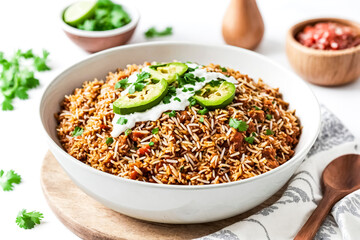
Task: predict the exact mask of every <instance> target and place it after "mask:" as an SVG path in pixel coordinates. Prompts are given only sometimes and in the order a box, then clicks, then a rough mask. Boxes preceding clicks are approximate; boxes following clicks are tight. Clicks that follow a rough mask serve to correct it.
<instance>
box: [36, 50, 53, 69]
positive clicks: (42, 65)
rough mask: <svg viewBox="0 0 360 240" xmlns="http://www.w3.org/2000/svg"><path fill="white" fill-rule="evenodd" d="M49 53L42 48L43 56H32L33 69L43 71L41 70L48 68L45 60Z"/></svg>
mask: <svg viewBox="0 0 360 240" xmlns="http://www.w3.org/2000/svg"><path fill="white" fill-rule="evenodd" d="M49 54H50V53H49V52H48V51H46V50H43V56H42V57H39V56H36V57H35V58H34V67H35V69H36V70H37V71H39V72H43V71H47V70H50V68H49V66H48V65H46V60H47V58H48V56H49Z"/></svg>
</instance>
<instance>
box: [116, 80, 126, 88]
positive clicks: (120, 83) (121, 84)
mask: <svg viewBox="0 0 360 240" xmlns="http://www.w3.org/2000/svg"><path fill="white" fill-rule="evenodd" d="M128 81H129V79H128V78H124V79H122V80H120V81H118V82H117V83H116V84H115V89H119V88H124V89H125V88H127V86H128V85H129V84H128Z"/></svg>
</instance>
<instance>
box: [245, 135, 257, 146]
mask: <svg viewBox="0 0 360 240" xmlns="http://www.w3.org/2000/svg"><path fill="white" fill-rule="evenodd" d="M254 136H255V133H252V134H251V136H250V137H246V138H245V141H246V142H247V143H249V144H253V143H254V140H255V138H254Z"/></svg>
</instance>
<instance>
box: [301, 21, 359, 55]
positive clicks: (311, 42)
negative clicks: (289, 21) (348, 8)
mask: <svg viewBox="0 0 360 240" xmlns="http://www.w3.org/2000/svg"><path fill="white" fill-rule="evenodd" d="M296 39H297V40H298V41H299V42H300V43H301V44H302V45H304V46H306V47H309V48H314V49H320V50H341V49H346V48H351V47H355V46H357V45H359V44H360V35H359V33H356V31H354V29H353V28H352V27H349V26H346V25H343V24H339V23H334V22H323V23H317V24H315V25H308V26H306V27H305V28H304V30H303V31H301V32H299V33H298V34H297V35H296Z"/></svg>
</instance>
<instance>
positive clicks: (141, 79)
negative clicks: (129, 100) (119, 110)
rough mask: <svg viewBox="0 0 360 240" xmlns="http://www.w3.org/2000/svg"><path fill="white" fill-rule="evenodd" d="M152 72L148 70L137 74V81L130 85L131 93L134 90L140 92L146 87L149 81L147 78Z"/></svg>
mask: <svg viewBox="0 0 360 240" xmlns="http://www.w3.org/2000/svg"><path fill="white" fill-rule="evenodd" d="M150 76H151V75H150V73H148V72H141V73H138V74H137V79H136V81H135V82H134V83H133V84H132V85H131V86H130V88H129V93H130V94H133V93H134V92H136V91H137V92H140V91H142V90H143V89H144V87H145V86H146V85H148V84H149V82H147V81H145V80H146V79H148V78H150Z"/></svg>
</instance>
